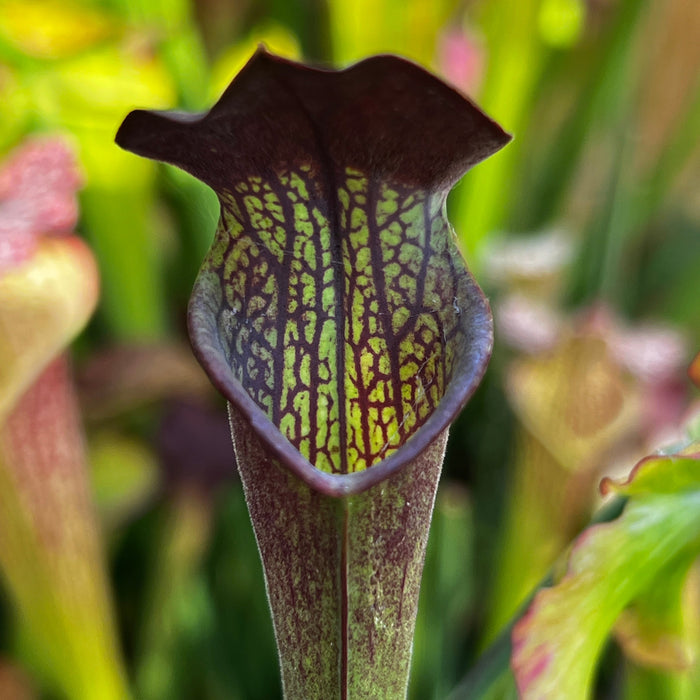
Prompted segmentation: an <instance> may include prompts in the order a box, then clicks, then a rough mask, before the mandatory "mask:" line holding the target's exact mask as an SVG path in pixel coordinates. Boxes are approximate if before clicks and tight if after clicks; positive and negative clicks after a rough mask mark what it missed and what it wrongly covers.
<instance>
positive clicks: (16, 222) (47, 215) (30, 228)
mask: <svg viewBox="0 0 700 700" xmlns="http://www.w3.org/2000/svg"><path fill="white" fill-rule="evenodd" d="M81 184H82V183H81V176H80V173H79V171H78V168H77V164H76V162H75V157H74V155H73V153H72V152H71V150H70V149H69V148H68V146H67V145H66V144H65V143H64V142H63V141H61V140H59V139H56V138H53V139H49V138H43V139H35V140H33V141H29V142H28V143H26V144H25V145H24V146H22V147H20V148H18V149H17V150H16V151H15V152H14V153H13V154H12V155H11V156H10V159H9V161H7V162H6V163H5V164H4V166H3V167H2V169H1V170H0V275H1V274H2V273H3V272H4V271H6V270H9V269H11V268H13V267H17V266H18V265H19V264H20V263H22V262H25V261H26V260H28V259H29V258H30V257H31V256H32V254H33V253H34V251H35V250H36V247H37V245H38V243H39V240H40V239H41V238H42V237H44V236H53V235H62V234H68V233H70V232H71V231H72V229H73V227H74V226H75V224H76V222H77V221H78V202H77V199H76V196H75V195H76V191H77V190H78V188H79V187H80V185H81Z"/></svg>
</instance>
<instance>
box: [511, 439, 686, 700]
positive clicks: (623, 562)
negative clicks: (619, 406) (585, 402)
mask: <svg viewBox="0 0 700 700" xmlns="http://www.w3.org/2000/svg"><path fill="white" fill-rule="evenodd" d="M699 462H700V455H699V454H698V452H697V450H696V449H695V448H691V449H690V451H688V452H686V453H685V454H683V455H678V456H676V455H674V456H658V457H650V458H648V459H647V460H643V462H642V463H640V465H638V467H637V468H636V470H635V472H634V473H633V475H632V476H631V477H630V479H629V480H628V481H627V482H625V483H624V484H619V485H616V486H614V488H615V489H616V490H619V491H620V492H621V493H624V494H626V495H628V496H629V499H630V500H629V502H628V504H627V506H626V508H625V511H624V512H623V514H622V515H621V516H620V517H619V518H618V519H617V520H615V521H613V522H611V523H606V524H602V525H596V526H593V527H591V528H589V529H588V530H587V531H586V532H584V533H583V534H582V535H581V536H580V537H579V538H578V540H577V541H576V542H575V544H574V547H573V549H572V551H571V554H570V557H569V565H568V570H567V573H566V574H565V575H564V577H563V578H562V580H561V581H559V582H558V583H557V584H556V585H555V586H553V587H552V588H548V589H545V590H543V591H541V592H540V593H538V594H537V596H536V597H535V599H534V601H533V603H532V605H531V606H530V609H529V610H528V612H527V613H526V614H525V616H524V617H523V618H522V619H521V620H520V622H519V623H518V624H517V625H516V626H515V628H514V631H513V656H512V666H513V670H514V672H515V676H516V681H517V684H518V689H519V692H520V696H521V697H522V698H523V699H524V700H534V699H537V700H539V699H544V698H546V699H547V700H559V699H560V698H561V700H579V699H581V700H583V699H584V698H588V697H589V696H590V688H591V684H592V682H593V678H594V672H595V665H596V661H597V659H598V656H599V654H600V651H601V649H602V646H603V644H604V642H605V639H606V638H607V636H608V635H609V634H610V632H611V630H612V629H613V626H614V625H615V623H616V621H617V620H618V618H619V616H620V614H621V613H622V612H623V610H625V608H627V606H629V605H630V604H631V603H633V602H634V601H635V600H636V599H638V598H639V597H640V596H643V595H645V594H646V592H647V591H648V590H649V589H650V588H651V587H653V586H654V585H655V582H656V580H657V579H658V577H659V576H660V575H662V574H663V572H664V571H668V570H669V567H672V566H673V565H674V563H677V562H679V561H686V562H688V556H689V552H692V551H694V552H696V553H697V552H698V551H700V469H698V465H699ZM605 488H607V489H610V488H613V485H612V482H610V481H608V482H606V485H605Z"/></svg>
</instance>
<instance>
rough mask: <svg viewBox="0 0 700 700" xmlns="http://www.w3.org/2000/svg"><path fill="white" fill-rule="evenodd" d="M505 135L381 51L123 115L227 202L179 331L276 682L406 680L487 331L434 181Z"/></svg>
mask: <svg viewBox="0 0 700 700" xmlns="http://www.w3.org/2000/svg"><path fill="white" fill-rule="evenodd" d="M508 140H509V137H508V135H507V134H505V133H504V132H503V131H502V130H501V129H500V127H498V126H497V125H496V124H495V123H494V122H492V121H491V120H490V119H488V117H486V116H485V115H484V114H483V113H482V112H481V111H479V110H478V109H477V108H476V107H475V106H474V105H473V104H471V103H470V102H469V101H468V100H466V99H465V98H464V97H463V96H461V95H460V94H459V93H458V92H456V91H455V90H453V89H451V88H449V87H448V86H446V85H445V84H443V83H441V82H440V81H439V80H437V79H436V78H435V77H433V76H432V75H430V74H429V73H427V72H425V71H424V70H422V69H420V68H419V67H418V66H415V65H413V64H411V63H409V62H407V61H404V60H402V59H399V58H397V57H394V56H375V57H373V58H369V59H367V60H365V61H362V62H361V63H358V64H356V65H354V66H352V67H350V68H348V69H347V70H344V71H338V72H336V71H325V70H317V69H312V68H309V67H307V66H303V65H301V64H297V63H292V62H290V61H286V60H283V59H281V58H279V57H276V56H272V55H270V54H268V53H266V52H265V51H263V50H261V51H258V53H256V54H255V56H253V58H252V59H251V60H250V61H249V63H248V64H247V65H246V66H245V68H243V70H242V71H241V72H240V73H239V75H238V76H237V77H236V78H235V79H234V81H233V83H232V84H231V85H230V86H229V88H228V89H227V90H226V92H225V93H224V94H223V96H222V97H221V99H220V100H219V102H217V104H215V105H214V107H212V109H211V110H210V111H209V112H208V113H206V114H205V115H173V114H170V115H168V114H159V113H149V112H143V111H137V112H132V113H131V114H130V115H129V116H128V117H127V118H126V120H125V121H124V123H123V124H122V126H121V128H120V130H119V132H118V134H117V143H119V144H120V145H121V146H123V147H124V148H126V149H128V150H131V151H133V152H135V153H137V154H139V155H145V156H147V157H150V158H156V159H160V160H164V161H166V162H170V163H173V164H175V165H178V166H179V167H181V168H183V169H185V170H187V171H189V172H190V173H192V174H194V175H195V176H196V177H198V178H200V179H201V180H203V181H204V182H206V183H207V184H209V185H210V186H211V187H212V188H213V189H214V190H215V191H216V193H217V194H218V196H219V199H220V201H221V221H220V224H219V228H218V231H217V233H216V237H215V240H214V244H213V247H212V249H211V251H210V253H209V255H208V257H207V258H206V260H205V262H204V264H203V266H202V270H201V272H200V275H199V277H198V279H197V281H196V283H195V288H194V292H193V295H192V299H191V301H190V309H189V330H190V337H191V340H192V344H193V347H194V349H195V353H196V355H197V356H198V358H199V360H200V361H201V363H202V365H203V366H204V368H205V370H206V371H207V373H208V374H209V376H210V378H211V379H212V381H213V383H214V384H215V385H216V386H217V387H218V388H219V389H220V390H221V392H222V393H223V394H224V396H225V397H226V398H227V399H228V401H229V404H230V417H231V428H232V434H233V439H234V446H235V450H236V457H237V461H238V467H239V470H240V472H241V477H242V479H243V484H244V488H245V491H246V498H247V502H248V507H249V509H250V512H251V518H252V521H253V527H254V529H255V533H256V536H257V538H258V545H259V547H260V551H261V555H262V560H263V566H264V570H265V576H266V582H267V589H268V594H269V600H270V604H271V608H272V612H273V620H274V624H275V632H276V635H277V642H278V646H279V649H280V658H281V665H282V677H283V683H284V687H285V694H286V696H287V697H289V698H319V699H320V698H323V699H324V700H325V699H326V698H343V699H344V698H348V697H370V696H374V697H385V698H400V697H403V696H404V695H405V692H406V683H407V673H408V666H409V661H410V656H411V641H412V634H413V625H414V622H415V612H416V606H417V600H418V588H419V582H420V572H421V569H422V562H423V555H424V551H425V542H426V539H427V532H428V527H429V523H430V515H431V512H432V504H433V499H434V494H435V489H436V485H437V479H438V475H439V472H440V468H441V463H442V455H443V450H444V442H445V439H446V431H447V429H448V427H449V425H450V423H451V422H452V421H453V420H454V418H455V417H456V416H457V414H458V413H459V411H460V410H461V408H462V407H463V406H464V404H465V403H466V401H467V400H468V398H469V397H470V396H471V394H472V393H473V391H474V390H475V388H476V386H477V384H478V382H479V381H480V379H481V377H482V376H483V372H484V371H485V368H486V363H487V361H488V358H489V356H490V352H491V345H492V328H491V315H490V310H489V307H488V304H487V302H486V300H485V298H484V296H483V294H482V293H481V291H480V290H479V288H478V286H477V285H476V283H475V281H474V279H473V278H472V277H471V275H470V274H469V272H468V270H467V268H466V266H465V263H464V260H463V259H462V257H461V255H460V253H459V251H458V248H457V244H456V240H455V237H454V234H453V232H452V230H451V228H450V226H449V224H448V222H447V220H446V218H445V202H446V197H447V194H448V191H449V189H450V188H451V187H452V186H453V185H454V184H455V182H456V181H457V180H458V179H459V177H461V175H462V174H463V173H464V172H465V171H466V170H467V169H468V168H469V167H471V166H472V165H475V164H476V163H478V162H479V161H481V160H483V159H484V158H486V157H487V156H489V155H490V154H492V153H494V152H495V151H497V150H498V149H499V148H501V147H502V146H503V145H505V143H507V141H508Z"/></svg>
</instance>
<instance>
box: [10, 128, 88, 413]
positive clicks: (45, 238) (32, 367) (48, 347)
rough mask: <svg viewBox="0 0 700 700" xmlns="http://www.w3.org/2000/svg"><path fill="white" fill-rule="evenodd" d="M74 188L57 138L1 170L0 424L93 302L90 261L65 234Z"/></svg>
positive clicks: (71, 166) (69, 160)
mask: <svg viewBox="0 0 700 700" xmlns="http://www.w3.org/2000/svg"><path fill="white" fill-rule="evenodd" d="M79 182H80V179H79V176H78V174H77V167H76V162H75V159H74V157H73V156H72V154H71V152H70V150H69V149H68V147H67V146H66V145H65V144H64V143H63V142H62V141H60V140H57V139H41V140H38V141H32V142H29V144H28V145H27V146H25V147H23V148H20V149H19V150H18V151H17V152H16V154H15V155H13V156H12V157H11V158H10V161H9V163H8V164H7V165H6V167H5V168H4V169H3V170H2V171H0V328H2V333H0V423H1V422H2V419H3V418H4V416H5V415H7V413H8V412H9V410H10V409H11V407H12V405H13V403H14V402H15V401H16V400H17V399H18V398H19V396H20V395H21V394H22V393H23V392H24V391H25V390H26V389H27V388H28V387H29V386H30V384H31V382H32V381H33V380H34V379H35V378H36V377H37V376H38V375H39V373H40V372H41V370H42V369H43V368H44V367H45V366H46V365H47V363H48V362H50V360H51V359H52V358H54V357H55V356H56V355H58V354H59V353H60V352H61V350H62V349H63V348H64V347H65V346H66V345H67V344H68V343H69V342H70V341H71V340H72V339H73V338H74V337H75V336H76V335H77V333H78V332H79V331H80V330H81V329H82V328H83V326H84V325H85V323H86V322H87V320H88V318H89V317H90V314H91V313H92V311H93V309H94V307H95V304H96V303H97V295H98V276H97V267H96V264H95V260H94V258H93V255H92V253H91V252H90V250H89V249H88V248H87V246H86V245H85V244H84V243H83V242H82V241H81V240H80V239H79V238H77V237H76V236H74V235H72V234H70V230H71V228H72V226H73V225H74V224H75V221H76V218H77V202H76V194H75V192H76V188H77V187H78V185H79Z"/></svg>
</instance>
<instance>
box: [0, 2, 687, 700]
mask: <svg viewBox="0 0 700 700" xmlns="http://www.w3.org/2000/svg"><path fill="white" fill-rule="evenodd" d="M699 35H700V5H699V4H697V3H694V2H690V1H689V0H655V1H654V2H645V1H644V0H519V1H518V2H514V1H512V0H461V1H460V0H433V1H430V2H428V1H426V0H372V2H369V0H267V1H264V0H239V1H238V2H226V1H225V0H157V1H155V2H151V1H149V0H2V2H0V105H1V107H0V156H2V155H3V154H6V153H7V152H9V151H10V150H11V149H12V148H13V147H14V146H16V145H18V144H19V143H21V142H22V141H23V139H25V138H26V137H27V136H29V135H33V134H37V133H51V134H60V135H62V136H63V137H64V138H65V139H66V140H67V141H68V142H69V143H70V144H71V145H72V146H73V147H74V148H75V149H76V151H77V153H78V157H79V161H80V165H81V168H82V171H83V176H84V181H85V185H84V187H83V189H82V191H81V193H80V221H79V224H78V231H79V233H80V234H81V235H82V236H83V237H84V238H85V239H86V240H87V241H88V242H89V244H90V246H91V247H92V249H93V250H94V252H95V254H96V256H97V259H98V265H99V272H100V277H101V285H102V295H101V302H100V305H99V308H98V311H97V313H96V315H95V317H94V319H93V321H92V323H91V325H90V326H89V327H88V329H87V330H86V332H84V333H83V334H82V335H81V336H80V337H79V338H78V340H77V341H76V343H75V344H74V348H73V356H74V364H75V373H76V377H77V386H78V391H79V396H80V401H81V406H82V413H83V418H84V421H85V424H86V431H87V438H88V446H89V461H90V464H91V477H92V486H93V493H94V497H95V499H96V501H97V505H98V509H99V514H100V518H101V528H102V533H103V537H104V540H105V542H106V547H107V552H108V560H109V572H110V578H111V584H112V590H113V596H114V601H115V606H116V610H117V618H118V626H119V633H120V639H121V642H122V646H123V652H124V656H125V659H126V666H127V669H128V676H129V679H130V682H131V685H132V688H133V689H134V695H135V697H138V698H143V699H144V700H178V699H181V698H182V699H191V698H202V699H212V700H219V699H221V700H223V699H237V698H241V699H251V700H252V699H255V698H259V699H261V700H262V699H268V698H275V697H279V678H278V671H277V661H276V654H275V650H274V642H273V637H272V627H271V623H270V621H269V615H268V612H267V605H266V600H265V593H264V587H263V579H262V572H261V567H260V564H259V561H258V555H257V551H256V547H255V542H254V539H253V534H252V531H251V528H250V524H249V522H248V516H247V512H246V509H245V504H244V500H243V494H242V491H241V488H240V485H239V483H238V481H237V477H236V474H235V471H234V469H233V458H232V451H231V448H230V443H229V438H228V431H227V424H226V418H225V411H224V406H223V403H222V401H221V400H220V399H219V398H217V396H216V394H215V393H214V391H213V390H212V389H211V388H210V387H209V384H208V382H207V380H206V378H205V377H204V376H203V374H202V372H201V371H200V369H199V368H198V366H197V365H196V363H195V362H194V360H193V359H192V358H191V356H190V354H189V351H188V349H187V345H186V339H185V332H184V311H185V306H186V303H187V299H188V296H189V292H190V289H191V285H192V282H193V280H194V277H195V274H196V271H197V269H198V266H199V264H200V261H201V260H202V258H203V256H204V253H205V251H206V250H207V248H208V246H209V242H210V240H211V237H212V234H213V231H214V228H215V222H216V220H217V218H218V211H217V205H216V200H215V197H214V196H213V195H212V193H211V192H209V191H208V190H207V189H206V188H205V187H204V186H202V185H201V184H199V183H197V182H195V181H194V180H193V179H192V178H190V177H189V176H187V175H186V174H183V173H181V172H179V171H176V170H174V169H172V168H170V167H167V166H157V165H155V164H153V163H150V162H148V161H145V160H143V159H139V158H136V157H134V156H132V155H130V154H127V153H125V152H122V151H120V150H119V149H118V148H117V147H116V146H115V145H114V144H113V137H114V134H115V132H116V129H117V126H118V125H119V123H120V122H121V120H122V119H123V117H124V116H125V114H126V113H127V112H128V111H129V110H130V109H132V108H134V107H147V108H150V109H158V108H162V109H165V108H181V109H187V110H194V111H197V110H203V109H206V108H207V107H208V106H209V105H211V104H212V102H213V100H215V99H216V97H217V96H218V95H219V94H220V93H221V92H222V90H223V89H224V88H225V86H226V85H227V84H228V82H229V81H230V80H231V79H232V77H233V76H234V75H235V73H236V72H237V71H238V70H239V69H240V67H241V66H242V65H243V64H244V63H245V61H246V60H247V59H248V57H249V56H250V55H251V54H252V52H253V51H254V49H255V47H256V46H257V45H258V44H259V43H261V42H263V43H265V44H266V45H267V47H268V48H269V49H270V50H271V51H273V52H277V53H280V54H282V55H285V56H288V57H291V58H303V59H305V60H307V61H310V62H313V63H317V64H322V65H328V64H333V65H337V66H344V65H347V64H349V63H351V62H353V61H355V60H358V59H360V58H363V57H365V56H367V55H369V54H372V53H378V52H391V53H397V54H400V55H403V56H406V57H408V58H411V59H413V60H415V61H417V62H418V63H420V64H422V65H424V66H426V67H428V68H430V69H432V70H434V71H435V72H436V73H438V74H439V75H441V76H442V77H443V78H444V79H446V80H447V81H450V82H451V83H452V84H454V85H455V86H456V87H457V88H458V89H460V90H462V91H463V92H465V93H466V94H467V95H469V96H471V97H472V98H473V99H474V100H475V101H477V102H478V103H479V104H480V105H481V106H482V107H483V108H484V109H485V111H487V112H488V113H489V114H490V116H492V117H493V118H495V119H496V120H497V121H499V122H500V123H501V124H502V125H503V126H504V128H505V129H507V130H508V131H510V132H512V133H514V135H515V140H514V142H513V143H512V144H511V145H510V146H509V147H508V148H506V149H504V150H503V151H502V152H501V153H499V154H497V155H496V156H494V157H493V158H492V159H490V160H489V161H488V162H486V163H484V164H482V165H480V166H478V167H477V168H476V169H475V170H474V171H473V172H470V173H468V174H467V175H466V176H465V178H464V179H463V181H462V182H461V183H460V185H459V186H458V187H457V188H456V190H455V191H454V192H453V194H452V195H451V198H450V201H449V209H450V219H451V221H452V223H453V225H454V227H455V230H456V232H457V235H458V237H459V239H460V241H461V244H462V247H463V250H464V252H465V255H466V257H467V260H468V263H469V265H470V267H471V268H472V269H473V270H474V272H475V273H476V275H477V277H478V279H479V281H480V283H481V284H482V285H483V286H484V287H485V289H486V291H487V293H488V294H489V296H490V298H491V300H492V305H493V307H494V312H495V316H496V323H497V343H496V350H495V355H494V358H493V360H492V363H491V367H490V370H489V372H488V374H487V377H486V380H485V382H484V384H483V385H482V387H481V388H480V390H479V392H478V393H477V395H476V396H475V397H474V399H473V400H472V401H471V403H470V404H469V406H468V407H467V409H466V410H465V411H464V413H463V415H462V416H461V418H460V419H459V420H458V422H457V423H456V424H455V426H454V427H453V430H452V435H451V442H450V447H449V452H448V456H447V461H446V466H445V475H444V479H443V482H442V486H441V489H440V493H439V497H438V501H437V505H436V512H435V519H434V524H433V529H432V533H431V539H430V544H429V551H428V555H427V562H426V571H425V578H424V586H423V591H422V598H421V607H420V611H419V619H418V624H417V633H416V641H415V654H414V670H413V675H412V681H411V696H412V697H413V698H416V699H417V700H422V699H424V698H435V699H440V698H444V697H446V696H447V695H448V693H449V691H450V689H451V688H453V687H454V686H455V685H456V684H457V682H458V681H459V679H460V678H461V677H462V676H463V675H464V674H465V673H466V671H467V670H468V669H469V668H470V667H471V666H473V664H474V662H475V660H476V658H477V657H478V655H479V653H480V652H481V650H482V649H483V648H484V645H485V644H486V643H487V642H488V641H489V640H491V639H493V638H494V637H496V636H497V634H498V632H499V630H500V629H501V628H502V627H503V625H504V624H505V623H507V621H508V620H509V618H510V617H511V616H512V614H513V613H514V612H515V611H516V610H517V608H518V606H519V605H520V604H521V603H522V601H523V600H524V599H525V598H526V597H527V595H528V593H529V592H530V591H531V589H532V588H533V586H535V585H536V584H537V582H538V581H539V580H540V579H541V578H542V577H543V576H544V575H545V574H546V573H547V571H548V570H549V569H550V567H551V566H552V565H553V563H554V562H555V561H556V560H557V557H558V556H559V555H560V554H561V552H562V551H563V550H564V549H565V547H566V545H567V543H568V542H569V541H570V540H571V538H572V537H573V536H574V535H575V534H576V533H577V532H578V531H579V530H580V529H581V527H582V526H584V525H585V523H586V522H587V521H588V519H589V517H590V515H591V513H592V511H593V509H594V508H596V507H597V506H598V505H599V502H600V497H599V496H598V495H597V488H596V486H597V483H598V481H599V479H600V477H601V475H602V474H617V475H622V474H624V473H625V472H626V471H627V470H628V469H629V467H630V466H631V465H632V464H634V462H635V461H636V459H637V458H639V457H641V456H642V455H644V454H647V453H648V452H649V451H651V450H653V449H655V448H657V447H659V446H660V445H662V444H664V443H665V442H669V441H672V440H673V439H675V436H676V435H677V434H678V430H679V426H680V425H681V423H682V422H683V420H684V419H685V418H684V417H685V416H686V415H688V412H689V411H691V410H692V407H693V404H694V402H695V403H696V402H697V399H698V394H697V391H695V393H693V391H694V390H693V389H692V388H691V386H690V384H689V382H688V381H687V378H686V377H685V371H686V367H687V365H688V364H689V362H690V360H691V358H692V356H693V354H694V353H695V352H696V351H697V349H698V348H700V198H699V197H698V194H697V193H698V186H699V185H700V158H699V155H700V149H699V148H698V141H699V139H698V136H700V83H699V79H700V43H699V42H698V41H697V37H698V36H699ZM406 146H407V148H410V146H411V145H410V144H406ZM682 583H683V585H680V584H679V585H677V586H676V589H678V593H677V595H678V600H680V599H681V598H680V596H681V594H683V601H685V602H684V603H683V605H684V606H686V607H687V606H690V608H689V610H690V614H691V615H692V614H697V612H698V607H697V606H698V596H697V595H696V596H695V597H693V596H692V595H689V594H688V593H687V590H686V587H687V586H695V590H696V592H697V590H698V576H694V577H691V579H690V581H689V583H687V584H686V582H685V579H684V581H683V582H682ZM687 612H688V611H686V613H687ZM628 636H629V635H628ZM696 642H697V639H696ZM28 646H31V643H30V641H26V640H24V639H23V635H22V630H21V621H20V620H18V619H17V616H16V615H15V611H14V609H13V606H12V605H11V604H10V603H9V602H8V601H7V600H6V598H3V599H2V600H1V601H0V696H1V697H3V698H8V699H10V700H11V699H12V698H25V697H46V698H54V697H60V696H57V695H55V694H54V693H56V692H57V691H56V688H55V687H51V685H50V683H49V684H48V685H47V684H45V683H43V682H42V681H41V680H40V676H36V675H33V673H32V671H31V669H32V668H33V666H32V663H31V658H32V650H31V649H30V648H28ZM630 646H631V645H630V644H629V643H626V642H625V637H624V635H618V638H617V641H614V642H612V643H611V644H610V645H609V647H608V649H607V651H606V654H605V659H604V661H603V663H602V671H601V676H600V679H599V683H598V690H597V693H598V696H599V697H601V698H635V699H637V698H643V697H649V698H651V697H653V698H655V699H659V698H661V699H663V698H669V699H672V698H673V699H675V698H688V699H690V698H692V697H698V695H697V694H696V695H692V694H688V693H692V692H694V691H692V690H690V691H689V690H688V689H687V688H688V687H691V688H692V687H694V688H695V689H696V690H698V689H699V688H700V685H696V686H688V685H687V684H686V685H685V686H683V687H681V685H679V684H678V683H677V682H676V681H675V680H674V679H677V678H678V675H679V672H678V670H677V669H678V666H677V664H676V665H675V666H674V665H673V664H672V663H671V662H668V663H667V661H668V659H667V657H664V655H663V654H662V655H661V657H658V655H657V657H655V658H654V659H653V660H652V661H649V655H647V656H645V655H644V654H639V653H637V654H634V653H630V651H629V650H630ZM696 652H697V649H696ZM659 658H660V659H661V660H660V661H659ZM691 666H692V664H691ZM27 669H30V670H27ZM683 673H685V674H686V675H688V674H691V675H692V674H694V675H695V679H696V681H698V675H699V674H698V672H697V667H696V668H695V670H694V671H693V669H692V668H691V669H690V670H687V669H686V670H685V671H682V672H681V675H682V674H683ZM669 679H670V680H669ZM698 682H699V683H700V681H698ZM650 689H652V690H650ZM513 692H514V691H513V685H512V680H511V679H510V678H509V677H508V674H505V675H504V677H503V679H502V682H501V683H500V685H499V686H498V687H497V688H495V690H494V691H493V694H492V696H491V697H493V698H508V697H513ZM698 692H700V690H698Z"/></svg>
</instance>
